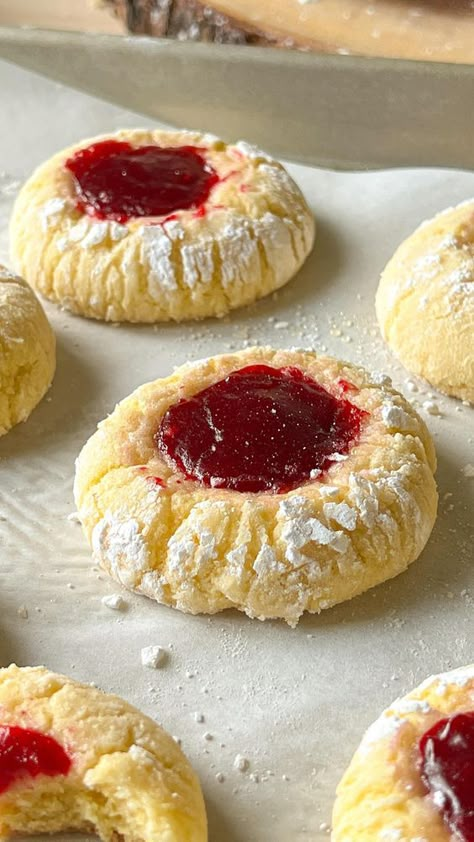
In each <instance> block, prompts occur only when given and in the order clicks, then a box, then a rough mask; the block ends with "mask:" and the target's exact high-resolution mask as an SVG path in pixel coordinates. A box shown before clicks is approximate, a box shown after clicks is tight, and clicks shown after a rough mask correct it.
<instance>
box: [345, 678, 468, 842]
mask: <svg viewBox="0 0 474 842" xmlns="http://www.w3.org/2000/svg"><path fill="white" fill-rule="evenodd" d="M473 780H474V666H469V667H463V668H461V669H457V670H453V671H452V672H447V673H442V674H440V675H434V676H432V677H431V678H428V679H427V680H426V681H424V682H423V684H421V685H420V686H419V687H418V688H417V689H416V690H413V691H412V692H411V693H409V694H408V695H407V696H404V697H403V698H402V699H398V700H397V701H396V702H395V703H394V704H393V705H391V706H390V707H389V708H388V709H387V710H386V711H384V713H383V714H382V716H381V717H380V719H378V720H377V722H375V723H374V724H373V725H372V726H371V727H370V728H369V730H368V731H367V733H366V735H365V737H364V738H363V740H362V743H361V745H360V747H359V748H358V750H357V752H356V754H355V755H354V758H353V759H352V761H351V764H350V766H349V769H348V770H347V772H346V773H345V775H344V777H343V779H342V781H341V783H340V784H339V787H338V793H337V800H336V804H335V808H334V815H333V835H332V840H333V842H392V840H393V842H472V840H473V839H474V788H473V783H472V782H473Z"/></svg>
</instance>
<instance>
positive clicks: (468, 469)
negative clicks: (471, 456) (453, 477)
mask: <svg viewBox="0 0 474 842" xmlns="http://www.w3.org/2000/svg"><path fill="white" fill-rule="evenodd" d="M462 472H463V474H464V476H465V477H469V479H472V477H474V465H471V464H467V465H464V468H463V469H462Z"/></svg>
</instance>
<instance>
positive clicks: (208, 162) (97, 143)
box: [11, 129, 315, 322]
mask: <svg viewBox="0 0 474 842" xmlns="http://www.w3.org/2000/svg"><path fill="white" fill-rule="evenodd" d="M314 230H315V224H314V218H313V215H312V213H311V211H310V210H309V208H308V206H307V204H306V202H305V200H304V197H303V195H302V193H301V191H300V190H299V188H298V187H297V186H296V184H295V183H294V181H293V180H292V179H291V178H290V176H289V175H288V173H287V172H286V171H285V170H284V168H283V167H282V166H281V165H280V164H279V163H277V162H276V161H274V160H272V159H271V158H268V157H267V156H266V155H265V154H264V153H263V152H259V151H258V150H256V149H254V148H253V147H251V146H249V145H248V144H245V143H237V144H236V145H235V146H231V145H227V144H225V143H224V142H223V141H221V140H219V139H218V138H216V137H214V136H211V135H203V134H199V133H198V132H184V131H176V132H166V131H158V130H156V131H150V130H139V129H135V130H126V131H119V132H117V133H115V134H113V135H107V136H106V135H104V136H101V137H98V138H95V139H92V140H86V141H83V142H82V143H80V144H77V145H75V146H73V147H70V148H69V149H66V150H64V151H62V152H59V153H58V154H57V155H55V156H54V157H53V158H51V160H49V161H47V162H46V163H45V164H43V165H42V166H40V167H39V168H38V169H37V170H36V172H34V173H33V175H32V176H31V178H30V179H29V180H28V181H27V183H26V184H25V186H24V187H23V189H22V190H21V192H20V194H19V196H18V199H17V201H16V204H15V208H14V211H13V217H12V221H11V241H12V256H13V260H14V263H15V265H16V266H17V268H18V269H19V271H21V272H22V273H23V274H24V276H25V277H26V279H27V281H28V282H29V283H31V284H32V286H34V287H35V289H37V290H38V291H39V292H41V293H42V294H43V295H45V296H46V297H47V298H51V299H52V300H53V301H56V302H58V303H59V304H61V305H62V306H63V307H65V308H67V309H69V310H72V311H73V312H75V313H80V314H81V315H83V316H89V317H90V318H95V319H105V320H106V321H129V322H160V321H168V320H170V319H174V320H176V321H181V320H183V319H202V318H204V317H206V316H222V315H223V314H224V313H227V312H228V311H229V310H232V309H234V308H235V307H240V306H242V305H244V304H248V303H250V302H252V301H255V300H256V299H257V298H261V297H262V296H264V295H267V294H268V293H269V292H272V291H273V290H276V289H278V288H279V287H281V286H283V284H286V282H287V281H289V280H290V278H291V277H292V276H293V275H294V274H295V273H296V272H297V270H298V269H299V268H300V266H301V265H302V263H303V262H304V260H305V259H306V257H307V255H308V254H309V252H310V251H311V248H312V245H313V240H314Z"/></svg>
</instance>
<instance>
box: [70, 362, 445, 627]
mask: <svg viewBox="0 0 474 842" xmlns="http://www.w3.org/2000/svg"><path fill="white" fill-rule="evenodd" d="M434 469H435V452H434V448H433V443H432V440H431V438H430V435H429V433H428V431H427V429H426V427H425V425H424V423H423V421H422V420H421V419H420V418H419V417H418V415H417V414H416V412H415V411H414V409H413V408H412V407H411V406H410V404H408V403H407V402H406V401H405V400H404V398H403V397H402V396H401V395H400V394H398V393H397V392H395V391H394V389H392V388H391V386H390V382H389V381H388V379H386V378H380V377H377V376H376V375H370V374H368V373H367V372H366V371H364V370H363V369H361V368H356V367H355V366H353V365H350V364H348V363H343V362H339V361H338V360H334V359H330V358H329V357H323V356H319V355H317V354H315V353H312V352H302V351H295V350H291V351H276V350H272V349H270V348H250V349H247V350H245V351H241V352H238V353H234V354H226V355H223V356H217V357H212V358H210V359H207V360H202V361H199V362H195V363H190V364H186V365H184V366H182V367H181V368H179V369H178V370H177V371H175V372H174V374H172V375H171V376H170V377H167V378H165V379H163V380H156V381H155V382H153V383H148V384H146V385H144V386H141V387H140V388H139V389H137V390H136V391H135V392H134V393H133V394H132V395H130V397H128V398H126V399H125V400H124V401H122V402H121V403H120V404H119V405H118V406H117V407H116V408H115V410H114V412H113V413H112V414H111V415H110V416H109V417H108V418H107V419H106V420H105V421H102V423H101V424H99V427H98V430H97V432H96V433H95V434H94V435H93V436H92V437H91V439H90V440H89V441H88V442H87V444H86V445H85V447H84V448H83V450H82V452H81V454H80V456H79V459H78V461H77V471H76V480H75V497H76V503H77V507H78V509H79V514H80V518H81V521H82V524H83V527H84V530H85V533H86V535H87V537H88V539H89V541H90V543H91V545H92V549H93V555H94V559H95V561H96V562H98V563H99V564H101V565H102V566H103V567H104V568H105V569H106V570H107V571H108V573H109V574H110V575H111V576H112V577H113V578H114V579H116V580H117V581H118V582H120V583H122V584H123V585H125V587H127V588H129V589H131V590H135V591H137V592H138V593H142V594H146V595H147V596H149V597H151V598H153V599H155V600H157V601H158V602H161V603H165V604H167V605H172V606H175V607H176V608H178V609H180V610H181V611H185V612H190V613H193V614H195V613H200V612H202V613H210V614H212V613H215V612H217V611H221V610H223V609H225V608H231V607H234V608H238V609H240V610H241V611H245V613H246V614H248V615H249V616H250V617H257V618H259V619H262V620H263V619H266V618H283V619H285V620H286V621H287V622H288V623H289V624H290V625H296V624H297V622H298V619H299V617H300V616H301V615H302V614H303V612H304V611H310V612H319V611H320V610H321V609H323V608H327V607H329V606H331V605H334V604H335V603H338V602H342V601H343V600H346V599H350V598H351V597H353V596H355V595H356V594H359V593H361V592H362V591H365V590H366V589H367V588H370V587H372V586H373V585H376V584H378V583H380V582H383V581H384V580H385V579H389V578H390V577H392V576H396V575H397V574H398V573H400V572H401V571H403V570H405V568H406V567H407V565H408V564H410V563H411V562H412V561H414V560H415V559H416V558H417V556H418V555H419V554H420V552H421V550H422V549H423V547H424V546H425V543H426V541H427V540H428V537H429V534H430V532H431V529H432V526H433V523H434V520H435V516H436V506H437V493H436V485H435V481H434V478H433V471H434Z"/></svg>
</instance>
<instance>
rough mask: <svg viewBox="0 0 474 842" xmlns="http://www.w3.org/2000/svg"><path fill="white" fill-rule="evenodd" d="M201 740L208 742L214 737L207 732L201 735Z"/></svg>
mask: <svg viewBox="0 0 474 842" xmlns="http://www.w3.org/2000/svg"><path fill="white" fill-rule="evenodd" d="M202 738H203V740H207V741H208V742H210V741H211V740H213V739H214V737H213V736H212V734H210V733H209V731H205V732H204V734H203V735H202Z"/></svg>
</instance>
